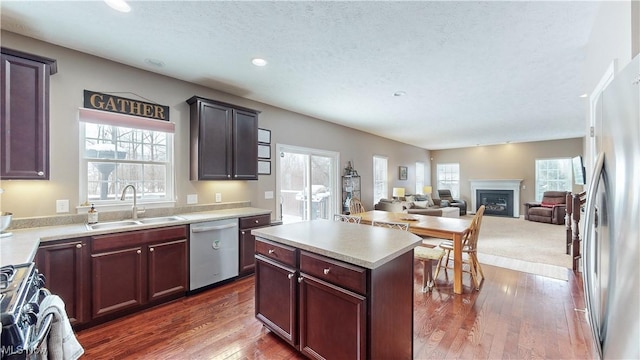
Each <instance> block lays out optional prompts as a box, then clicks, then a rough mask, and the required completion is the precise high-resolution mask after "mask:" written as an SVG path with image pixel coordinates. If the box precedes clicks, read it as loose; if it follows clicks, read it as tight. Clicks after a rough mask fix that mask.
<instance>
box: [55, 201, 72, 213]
mask: <svg viewBox="0 0 640 360" xmlns="http://www.w3.org/2000/svg"><path fill="white" fill-rule="evenodd" d="M56 212H57V213H68V212H69V200H56Z"/></svg>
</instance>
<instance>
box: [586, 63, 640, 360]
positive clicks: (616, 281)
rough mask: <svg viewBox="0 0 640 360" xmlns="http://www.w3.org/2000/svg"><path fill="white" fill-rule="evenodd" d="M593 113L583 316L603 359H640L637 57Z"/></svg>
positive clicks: (639, 97) (639, 99)
mask: <svg viewBox="0 0 640 360" xmlns="http://www.w3.org/2000/svg"><path fill="white" fill-rule="evenodd" d="M596 109H597V112H596V123H595V128H594V134H595V137H596V152H597V153H598V158H597V161H596V164H595V166H594V171H593V174H592V176H591V179H590V184H589V187H588V188H587V203H586V214H585V223H584V226H585V229H584V232H583V233H584V244H583V245H584V252H583V253H584V263H583V276H584V290H585V296H586V300H587V301H586V302H587V313H588V316H589V322H590V325H591V328H592V332H593V336H594V339H595V340H596V343H597V345H598V346H599V351H600V356H601V357H602V358H605V359H640V326H639V323H640V300H639V298H640V230H639V229H640V211H639V208H640V207H639V204H640V56H637V57H636V58H635V59H634V60H633V61H632V62H631V63H630V64H629V65H628V66H626V67H625V68H624V69H623V70H621V71H620V72H618V74H616V75H615V77H614V80H613V81H612V82H611V83H610V84H609V85H608V86H607V87H606V88H605V90H604V92H603V93H602V97H601V98H600V99H599V101H598V103H597V106H596Z"/></svg>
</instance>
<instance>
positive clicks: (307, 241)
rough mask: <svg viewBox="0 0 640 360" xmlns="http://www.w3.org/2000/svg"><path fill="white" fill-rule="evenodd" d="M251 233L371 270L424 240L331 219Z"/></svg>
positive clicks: (406, 234) (406, 232)
mask: <svg viewBox="0 0 640 360" xmlns="http://www.w3.org/2000/svg"><path fill="white" fill-rule="evenodd" d="M251 234H253V235H256V236H258V237H261V238H264V239H267V240H272V241H275V242H278V243H281V244H285V245H289V246H293V247H296V248H298V249H302V250H307V251H310V252H313V253H316V254H320V255H324V256H328V257H331V258H334V259H337V260H341V261H344V262H347V263H349V264H354V265H358V266H362V267H364V268H368V269H375V268H377V267H379V266H381V265H383V264H385V263H387V262H388V261H390V260H392V259H394V258H396V257H398V256H400V255H402V254H404V253H406V252H407V251H409V250H411V249H413V248H414V247H416V246H418V245H419V244H420V243H422V238H421V237H419V236H417V235H414V234H412V233H410V232H408V231H402V230H395V229H387V228H382V227H378V226H371V225H361V224H350V223H344V222H337V221H329V220H312V221H303V222H298V223H294V224H286V225H278V226H271V227H266V228H260V229H254V230H251Z"/></svg>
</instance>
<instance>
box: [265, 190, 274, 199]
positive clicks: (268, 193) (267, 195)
mask: <svg viewBox="0 0 640 360" xmlns="http://www.w3.org/2000/svg"><path fill="white" fill-rule="evenodd" d="M264 198H265V199H267V200H269V199H273V191H265V192H264Z"/></svg>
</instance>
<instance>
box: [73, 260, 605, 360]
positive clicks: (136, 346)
mask: <svg viewBox="0 0 640 360" xmlns="http://www.w3.org/2000/svg"><path fill="white" fill-rule="evenodd" d="M483 270H484V273H485V276H486V279H485V281H484V282H483V283H482V286H481V288H480V291H472V289H471V288H470V287H468V285H469V284H470V280H471V279H470V278H469V277H468V274H465V275H464V277H463V282H464V284H465V285H466V286H465V288H464V290H465V292H464V294H462V295H454V294H453V288H452V286H451V285H450V284H449V282H448V279H447V277H446V275H447V274H445V273H444V272H441V273H440V277H439V279H438V287H437V288H435V289H434V291H433V292H432V293H422V292H421V291H420V286H421V285H420V284H421V282H422V265H421V264H420V263H417V262H416V264H415V267H414V276H415V282H414V345H413V346H414V358H416V359H444V358H461V359H473V358H475V359H531V358H541V359H595V358H597V357H598V355H597V353H596V350H595V348H594V347H593V342H592V340H591V334H590V330H589V326H588V323H587V320H586V317H585V313H584V312H583V311H580V310H576V309H584V306H585V305H584V302H583V295H582V279H581V277H580V276H579V275H575V274H574V273H573V272H571V271H569V281H562V280H555V279H552V278H547V277H542V276H538V275H532V274H527V273H522V272H518V271H513V270H508V269H503V268H499V267H494V266H489V265H483ZM253 298H254V281H253V277H248V278H244V279H241V280H238V281H235V282H233V283H230V284H227V285H224V286H221V287H218V288H215V289H212V290H208V291H206V292H203V293H200V294H197V295H193V296H189V297H186V298H184V299H180V300H177V301H174V302H172V303H170V304H166V305H162V306H159V307H156V308H153V309H149V310H147V311H144V312H142V313H138V314H135V315H131V316H128V317H126V318H122V319H118V320H115V321H112V322H109V323H106V324H103V325H100V326H97V327H94V328H90V329H86V330H82V331H79V332H78V333H77V336H78V340H79V341H80V343H81V344H82V346H84V348H85V358H87V359H128V358H131V359H227V358H228V359H299V358H303V357H302V356H300V355H299V354H298V353H297V352H295V351H294V350H293V348H291V347H290V346H289V345H287V344H286V343H284V342H283V341H281V340H280V339H279V338H278V337H277V336H275V335H273V334H271V333H270V332H269V331H268V330H266V329H265V328H264V327H263V326H262V325H261V323H259V322H258V321H257V320H256V319H255V317H254V303H253V301H254V299H253Z"/></svg>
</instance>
